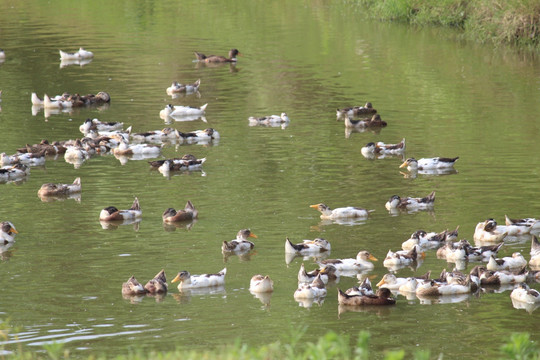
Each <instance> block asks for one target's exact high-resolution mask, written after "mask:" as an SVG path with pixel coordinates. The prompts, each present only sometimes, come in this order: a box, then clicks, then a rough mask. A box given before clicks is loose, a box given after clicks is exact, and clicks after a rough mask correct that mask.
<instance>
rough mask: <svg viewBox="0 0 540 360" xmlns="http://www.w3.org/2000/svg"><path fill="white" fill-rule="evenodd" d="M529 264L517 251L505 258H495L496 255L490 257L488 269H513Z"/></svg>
mask: <svg viewBox="0 0 540 360" xmlns="http://www.w3.org/2000/svg"><path fill="white" fill-rule="evenodd" d="M526 265H527V260H525V258H524V257H523V255H521V253H519V252H515V253H513V254H512V256H511V257H510V256H505V257H503V258H495V256H494V255H491V256H490V257H489V261H488V263H487V265H486V268H487V269H488V270H493V271H497V270H513V269H521V268H522V267H524V266H526Z"/></svg>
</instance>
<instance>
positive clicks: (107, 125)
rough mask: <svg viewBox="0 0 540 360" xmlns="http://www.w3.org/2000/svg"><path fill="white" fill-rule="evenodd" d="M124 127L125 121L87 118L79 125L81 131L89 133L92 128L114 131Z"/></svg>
mask: <svg viewBox="0 0 540 360" xmlns="http://www.w3.org/2000/svg"><path fill="white" fill-rule="evenodd" d="M123 128H124V123H122V122H118V121H110V122H107V121H99V119H90V118H88V119H86V120H85V121H84V123H83V124H82V125H81V126H79V130H80V132H82V133H83V134H87V133H88V132H89V131H90V130H96V131H98V132H99V131H114V130H122V129H123Z"/></svg>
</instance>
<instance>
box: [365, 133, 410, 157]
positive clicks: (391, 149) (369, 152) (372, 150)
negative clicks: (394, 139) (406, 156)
mask: <svg viewBox="0 0 540 360" xmlns="http://www.w3.org/2000/svg"><path fill="white" fill-rule="evenodd" d="M404 152H405V138H403V140H401V142H399V143H397V144H385V143H383V142H380V141H379V142H378V143H374V142H369V143H367V144H366V146H364V147H362V149H360V153H362V155H364V157H367V158H372V157H373V156H375V155H402V154H403V153H404Z"/></svg>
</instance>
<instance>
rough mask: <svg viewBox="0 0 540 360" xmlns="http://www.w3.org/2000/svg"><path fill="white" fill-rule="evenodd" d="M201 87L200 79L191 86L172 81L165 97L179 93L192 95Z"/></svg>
mask: <svg viewBox="0 0 540 360" xmlns="http://www.w3.org/2000/svg"><path fill="white" fill-rule="evenodd" d="M200 85H201V79H199V80H197V81H195V82H194V83H193V84H180V83H179V82H178V81H173V83H172V84H171V86H169V87H168V88H167V90H166V91H167V95H171V96H172V95H174V94H179V93H186V94H189V93H194V92H197V91H199V86H200Z"/></svg>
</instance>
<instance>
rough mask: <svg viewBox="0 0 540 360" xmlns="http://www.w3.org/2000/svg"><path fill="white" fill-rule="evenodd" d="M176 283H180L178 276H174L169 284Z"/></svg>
mask: <svg viewBox="0 0 540 360" xmlns="http://www.w3.org/2000/svg"><path fill="white" fill-rule="evenodd" d="M177 281H180V274H178V275H176V277H175V278H174V279H172V281H171V283H175V282H177Z"/></svg>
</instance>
